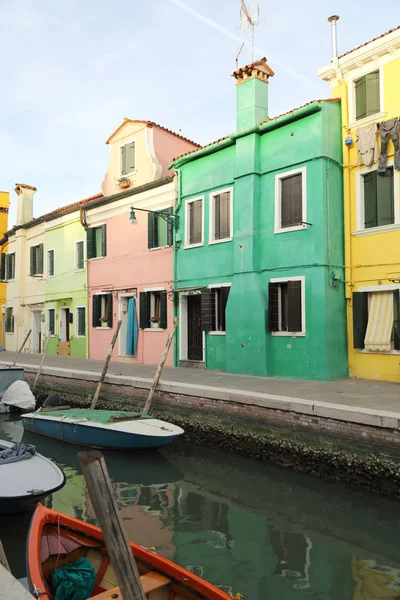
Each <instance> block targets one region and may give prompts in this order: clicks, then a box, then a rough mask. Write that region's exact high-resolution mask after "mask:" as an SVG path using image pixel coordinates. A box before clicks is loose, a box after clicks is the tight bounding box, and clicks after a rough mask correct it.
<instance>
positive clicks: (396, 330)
mask: <svg viewBox="0 0 400 600" xmlns="http://www.w3.org/2000/svg"><path fill="white" fill-rule="evenodd" d="M399 300H400V291H399V290H395V291H394V292H393V309H394V315H393V337H394V349H395V350H400V321H399V319H400V307H399V304H400V302H399Z"/></svg>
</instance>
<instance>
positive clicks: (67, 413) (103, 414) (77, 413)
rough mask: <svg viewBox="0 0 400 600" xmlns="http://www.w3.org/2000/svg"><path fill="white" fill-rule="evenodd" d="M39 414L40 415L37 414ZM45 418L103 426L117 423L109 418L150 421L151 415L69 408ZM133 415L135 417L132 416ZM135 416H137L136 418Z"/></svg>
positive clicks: (47, 415)
mask: <svg viewBox="0 0 400 600" xmlns="http://www.w3.org/2000/svg"><path fill="white" fill-rule="evenodd" d="M39 414H40V413H39ZM43 415H45V416H46V417H60V418H63V417H66V418H68V419H76V420H77V421H93V422H94V423H103V425H107V424H111V423H113V424H114V425H115V423H116V422H117V421H111V420H110V417H117V418H118V419H121V420H122V419H124V418H125V417H126V418H127V419H129V418H132V420H133V419H138V420H139V419H152V418H153V417H152V416H151V415H148V414H146V413H143V412H142V413H133V412H127V411H123V410H97V409H92V408H70V409H67V410H54V411H47V410H46V412H45V413H43ZM133 415H135V416H133ZM136 415H137V416H136Z"/></svg>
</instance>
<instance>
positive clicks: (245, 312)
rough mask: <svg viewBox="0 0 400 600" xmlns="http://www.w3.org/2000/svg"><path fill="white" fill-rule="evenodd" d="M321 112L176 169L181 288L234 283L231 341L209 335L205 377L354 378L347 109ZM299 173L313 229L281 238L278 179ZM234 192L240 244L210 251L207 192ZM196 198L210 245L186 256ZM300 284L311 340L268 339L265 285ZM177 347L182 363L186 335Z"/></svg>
mask: <svg viewBox="0 0 400 600" xmlns="http://www.w3.org/2000/svg"><path fill="white" fill-rule="evenodd" d="M260 83H261V82H260ZM265 85H266V84H265ZM241 87H243V85H242V86H239V87H238V91H239V89H240V88H241ZM318 106H319V110H315V105H314V108H313V109H312V110H313V111H314V112H312V111H311V108H312V107H311V108H310V109H309V114H308V115H307V116H304V109H302V110H299V111H297V112H295V116H298V119H297V120H293V121H292V122H290V123H287V124H284V125H282V126H278V122H277V126H276V128H275V129H273V128H272V130H270V131H268V132H266V133H263V134H261V133H260V131H259V130H258V131H256V132H251V131H250V132H249V133H248V134H247V135H242V136H239V137H237V139H234V138H235V137H236V136H233V138H232V142H231V145H230V146H228V147H225V148H222V149H220V150H218V151H216V152H214V153H212V154H210V155H208V156H202V157H199V158H191V160H190V162H186V163H183V164H181V165H180V166H179V163H178V168H179V173H180V185H179V197H178V203H177V212H178V214H179V216H180V223H179V229H178V231H177V235H176V240H177V242H178V246H179V243H180V242H181V244H180V246H179V247H178V249H177V250H176V253H175V286H174V287H175V289H179V288H185V287H193V286H206V287H207V286H209V285H211V284H216V283H231V290H230V294H229V298H228V304H227V308H226V335H225V336H215V335H212V334H208V333H206V334H205V348H206V352H205V365H206V368H207V369H217V370H226V371H228V372H231V373H245V374H250V375H262V376H280V377H293V378H300V379H315V380H327V379H334V378H338V377H343V376H346V374H347V353H346V327H345V299H344V287H343V279H344V272H343V265H344V256H343V196H342V189H343V188H342V167H341V161H342V155H341V117H340V103H338V102H320V103H319V105H318ZM305 110H307V109H305ZM301 167H304V168H305V169H306V182H307V185H306V197H307V209H306V210H307V213H306V219H305V220H306V221H307V222H308V223H311V225H308V226H307V227H306V228H305V229H302V230H299V231H290V232H285V233H280V234H275V233H274V220H275V176H276V175H277V174H279V173H284V172H288V171H291V170H294V169H298V168H301ZM230 186H232V187H233V188H234V189H233V239H232V240H231V241H228V242H224V243H220V244H215V245H214V244H213V245H209V243H208V240H209V201H210V192H214V191H217V190H218V189H221V188H224V187H230ZM199 195H202V196H204V200H205V203H204V245H203V246H201V247H198V248H189V249H185V248H184V228H185V222H184V220H185V209H184V207H185V202H186V201H187V200H189V199H191V198H195V197H197V196H199ZM205 265H206V268H205ZM297 276H301V277H304V278H305V319H306V332H305V336H304V337H300V336H296V337H287V336H282V337H280V336H274V335H271V333H270V332H269V331H268V283H269V282H270V280H271V279H272V278H287V277H297ZM177 339H178V342H177V350H176V363H177V364H178V363H179V360H178V359H179V356H180V348H179V343H180V342H179V334H178V338H177Z"/></svg>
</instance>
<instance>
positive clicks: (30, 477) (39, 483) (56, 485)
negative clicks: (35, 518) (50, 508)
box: [0, 440, 65, 513]
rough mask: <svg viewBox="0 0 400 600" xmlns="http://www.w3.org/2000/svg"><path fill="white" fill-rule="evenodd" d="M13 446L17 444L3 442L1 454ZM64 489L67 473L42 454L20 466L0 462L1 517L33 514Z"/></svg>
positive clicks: (19, 463) (0, 446)
mask: <svg viewBox="0 0 400 600" xmlns="http://www.w3.org/2000/svg"><path fill="white" fill-rule="evenodd" d="M13 446H14V443H11V442H6V441H5V440H0V452H1V451H2V450H6V449H9V448H12V447H13ZM64 485H65V475H64V473H63V472H62V471H61V469H59V468H58V467H57V465H55V464H54V463H53V462H51V460H49V459H48V458H45V457H44V456H42V455H41V454H38V453H35V454H34V455H33V456H31V457H30V458H28V459H25V460H20V461H18V462H11V463H6V464H2V463H1V462H0V513H19V512H25V511H28V510H33V509H34V507H35V505H36V503H37V502H39V500H42V499H43V498H45V497H46V496H49V495H50V494H52V493H53V492H56V491H57V490H59V489H61V488H62V487H63V486H64Z"/></svg>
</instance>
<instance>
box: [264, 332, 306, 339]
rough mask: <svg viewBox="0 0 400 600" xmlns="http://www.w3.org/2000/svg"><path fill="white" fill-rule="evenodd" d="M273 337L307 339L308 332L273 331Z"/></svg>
mask: <svg viewBox="0 0 400 600" xmlns="http://www.w3.org/2000/svg"><path fill="white" fill-rule="evenodd" d="M271 335H272V336H274V337H292V338H295V337H305V336H306V332H305V331H298V332H295V331H271Z"/></svg>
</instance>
